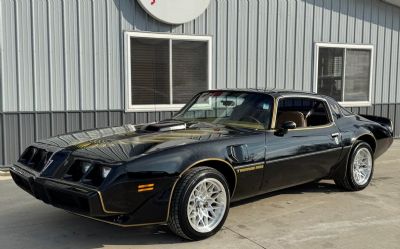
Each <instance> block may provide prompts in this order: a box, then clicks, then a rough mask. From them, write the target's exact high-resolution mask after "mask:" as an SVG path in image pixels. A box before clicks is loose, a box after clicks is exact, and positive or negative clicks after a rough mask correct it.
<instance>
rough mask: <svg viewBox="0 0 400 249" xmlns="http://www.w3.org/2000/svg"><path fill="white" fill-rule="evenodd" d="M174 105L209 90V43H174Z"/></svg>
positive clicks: (177, 41)
mask: <svg viewBox="0 0 400 249" xmlns="http://www.w3.org/2000/svg"><path fill="white" fill-rule="evenodd" d="M172 74H173V77H172V82H173V85H172V87H173V94H172V95H173V104H184V103H186V102H188V101H189V100H190V99H191V98H192V97H193V95H194V94H196V93H198V92H201V91H205V90H208V42H202V41H179V40H173V41H172Z"/></svg>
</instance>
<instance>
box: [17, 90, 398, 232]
mask: <svg viewBox="0 0 400 249" xmlns="http://www.w3.org/2000/svg"><path fill="white" fill-rule="evenodd" d="M392 127H393V126H392V122H391V121H390V120H389V119H386V118H381V117H375V116H362V115H356V114H353V113H350V112H349V111H347V110H346V109H344V108H342V107H341V106H340V105H339V104H338V103H337V102H336V101H334V100H333V99H331V98H329V97H325V96H320V95H317V94H311V93H303V92H290V91H276V90H270V91H267V90H212V91H206V92H202V93H199V94H198V95H196V96H195V97H194V98H193V99H192V100H191V101H190V102H189V103H188V104H187V105H186V106H185V107H184V108H182V110H181V111H180V112H179V113H177V114H176V115H175V116H174V117H173V118H172V119H169V120H164V121H161V122H157V123H151V124H144V125H125V126H122V127H113V128H105V129H98V130H91V131H84V132H79V133H75V134H67V135H62V136H57V137H53V138H50V139H46V140H42V141H38V142H36V143H34V144H33V145H31V146H29V147H28V148H27V149H26V150H25V151H24V152H23V154H22V155H21V157H20V158H19V160H18V162H17V163H15V165H14V166H13V167H12V168H11V174H12V177H13V179H14V181H15V183H16V184H18V186H20V187H21V188H23V189H24V190H26V191H27V192H29V193H30V194H32V195H34V196H35V197H36V198H38V199H40V200H42V201H44V202H45V203H48V204H51V205H53V206H56V207H59V208H62V209H65V210H68V211H70V212H72V213H75V214H78V215H82V216H85V217H89V218H92V219H95V220H99V221H103V222H107V223H111V224H115V225H119V226H124V227H126V226H137V225H148V224H168V225H169V227H170V228H171V230H172V231H173V232H175V233H176V234H177V235H179V236H182V237H184V238H187V239H192V240H197V239H202V238H206V237H209V236H211V235H213V234H215V233H216V232H217V231H218V230H219V229H220V228H221V226H222V225H223V224H224V221H225V219H226V217H227V215H228V211H229V205H230V203H231V202H232V201H237V200H240V199H244V198H247V197H251V196H255V195H259V194H262V193H266V192H270V191H274V190H278V189H282V188H287V187H290V186H294V185H299V184H303V183H307V182H312V181H318V180H320V179H333V180H334V181H335V183H336V184H337V185H338V186H339V187H341V188H343V189H346V190H350V191H357V190H361V189H363V188H365V187H366V186H367V185H368V184H369V182H370V181H371V178H372V174H373V169H374V159H376V158H377V157H379V156H380V155H382V153H384V152H385V151H386V150H387V149H388V148H389V146H390V145H391V144H392V142H393V131H392Z"/></svg>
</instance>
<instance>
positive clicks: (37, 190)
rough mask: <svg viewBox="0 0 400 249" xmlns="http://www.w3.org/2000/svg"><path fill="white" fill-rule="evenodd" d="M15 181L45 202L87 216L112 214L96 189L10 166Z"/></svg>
mask: <svg viewBox="0 0 400 249" xmlns="http://www.w3.org/2000/svg"><path fill="white" fill-rule="evenodd" d="M10 173H11V176H12V178H13V180H14V182H15V183H16V184H17V185H18V186H19V187H20V188H22V189H23V190H25V191H26V192H28V193H29V194H31V195H33V196H34V197H36V198H37V199H39V200H42V201H43V202H45V203H47V204H50V205H53V206H55V207H58V208H62V209H65V210H67V211H70V212H73V213H77V214H81V215H86V216H95V217H97V216H98V217H101V216H110V214H109V213H106V212H105V211H104V210H103V205H102V204H103V201H102V196H101V193H100V192H98V191H96V190H95V189H90V188H86V187H82V186H76V185H74V184H71V183H67V182H63V181H60V180H55V179H51V178H45V177H40V176H38V175H35V174H34V173H33V172H30V171H28V170H26V169H23V168H21V167H17V166H13V167H11V168H10Z"/></svg>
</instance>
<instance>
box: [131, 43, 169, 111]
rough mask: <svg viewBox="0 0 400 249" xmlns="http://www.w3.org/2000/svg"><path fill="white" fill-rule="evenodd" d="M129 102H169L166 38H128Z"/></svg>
mask: <svg viewBox="0 0 400 249" xmlns="http://www.w3.org/2000/svg"><path fill="white" fill-rule="evenodd" d="M131 80H132V81H131V93H132V99H131V103H132V105H148V104H170V90H169V89H170V79H169V40H167V39H149V38H132V39H131Z"/></svg>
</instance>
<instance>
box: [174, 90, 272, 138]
mask: <svg viewBox="0 0 400 249" xmlns="http://www.w3.org/2000/svg"><path fill="white" fill-rule="evenodd" d="M272 107H273V97H272V96H269V95H266V94H262V93H249V92H235V91H210V92H204V93H201V94H199V95H197V96H196V97H195V98H194V99H193V100H192V101H191V102H190V103H189V104H188V105H187V106H186V107H185V108H184V109H182V110H181V111H180V112H179V113H178V114H177V115H176V116H175V119H179V120H183V121H187V122H190V121H193V122H206V123H211V124H216V125H218V124H221V125H229V126H237V127H239V128H248V129H257V130H258V129H269V127H270V123H271V116H272V115H271V114H272Z"/></svg>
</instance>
